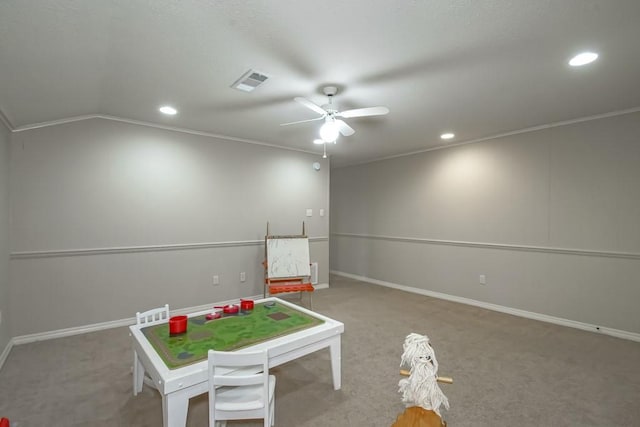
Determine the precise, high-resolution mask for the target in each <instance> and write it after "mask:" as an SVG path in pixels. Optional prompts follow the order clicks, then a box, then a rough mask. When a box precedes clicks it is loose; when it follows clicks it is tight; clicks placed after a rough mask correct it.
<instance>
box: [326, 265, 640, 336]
mask: <svg viewBox="0 0 640 427" xmlns="http://www.w3.org/2000/svg"><path fill="white" fill-rule="evenodd" d="M330 273H331V274H335V275H336V276H342V277H346V278H349V279H355V280H360V281H362V282H367V283H371V284H373V285H379V286H385V287H387V288H394V289H399V290H402V291H406V292H411V293H414V294H420V295H426V296H429V297H434V298H438V299H443V300H447V301H453V302H459V303H461V304H466V305H472V306H475V307H481V308H486V309H487V310H492V311H499V312H501V313H507V314H512V315H514V316H519V317H525V318H527V319H533V320H540V321H542V322H547V323H554V324H556V325H561V326H568V327H570V328H576V329H582V330H585V331H590V332H596V333H601V334H605V335H611V336H613V337H616V338H622V339H626V340H630V341H637V342H640V334H638V333H635V332H628V331H623V330H620V329H613V328H606V327H603V326H598V325H591V324H589V323H583V322H577V321H575V320H570V319H563V318H561V317H554V316H549V315H546V314H540V313H535V312H532V311H526V310H520V309H517V308H511V307H505V306H502V305H497V304H491V303H488V302H483V301H476V300H473V299H470V298H463V297H458V296H455V295H449V294H443V293H440V292H434V291H429V290H427V289H421V288H414V287H411V286H405V285H399V284H397V283H392V282H385V281H383V280H378V279H372V278H369V277H365V276H358V275H356V274H351V273H344V272H342V271H336V270H331V271H330Z"/></svg>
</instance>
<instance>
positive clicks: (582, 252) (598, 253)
mask: <svg viewBox="0 0 640 427" xmlns="http://www.w3.org/2000/svg"><path fill="white" fill-rule="evenodd" d="M331 236H337V237H352V238H357V239H371V240H387V241H391V242H406V243H416V244H425V245H446V246H462V247H468V248H481V249H501V250H507V251H523V252H543V253H551V254H563V255H579V256H592V257H603V258H622V259H638V260H640V253H635V252H615V251H605V250H587V249H575V248H557V247H548V246H531V245H512V244H504V243H486V242H465V241H459V240H442V239H424V238H418V237H397V236H381V235H375V234H357V233H331Z"/></svg>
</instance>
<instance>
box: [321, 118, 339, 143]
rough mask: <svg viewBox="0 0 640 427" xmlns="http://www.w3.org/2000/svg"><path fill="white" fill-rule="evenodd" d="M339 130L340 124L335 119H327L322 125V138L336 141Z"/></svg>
mask: <svg viewBox="0 0 640 427" xmlns="http://www.w3.org/2000/svg"><path fill="white" fill-rule="evenodd" d="M339 132H340V130H339V129H338V125H337V124H336V123H335V122H334V121H333V120H327V121H326V122H324V124H323V125H322V126H321V127H320V138H322V140H323V141H324V142H336V139H338V134H339Z"/></svg>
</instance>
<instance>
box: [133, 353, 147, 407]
mask: <svg viewBox="0 0 640 427" xmlns="http://www.w3.org/2000/svg"><path fill="white" fill-rule="evenodd" d="M143 382H144V366H143V365H142V362H140V358H138V353H137V352H136V351H135V350H133V395H134V396H137V395H138V393H140V392H141V391H142V384H143Z"/></svg>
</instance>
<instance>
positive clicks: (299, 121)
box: [280, 117, 324, 126]
mask: <svg viewBox="0 0 640 427" xmlns="http://www.w3.org/2000/svg"><path fill="white" fill-rule="evenodd" d="M322 119H324V117H316V118H315V119H309V120H298V121H297V122H289V123H280V126H289V125H297V124H298V123H306V122H315V121H316V120H322Z"/></svg>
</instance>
